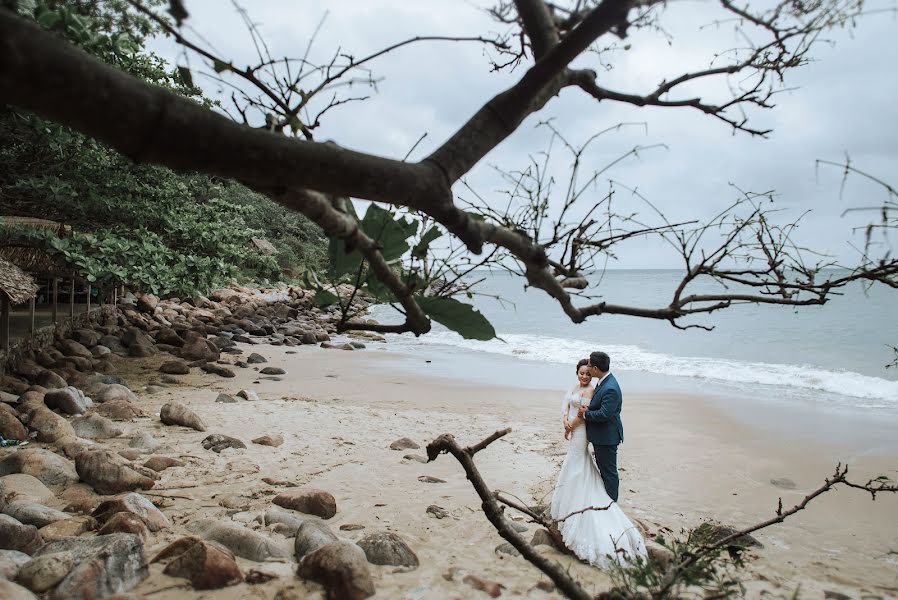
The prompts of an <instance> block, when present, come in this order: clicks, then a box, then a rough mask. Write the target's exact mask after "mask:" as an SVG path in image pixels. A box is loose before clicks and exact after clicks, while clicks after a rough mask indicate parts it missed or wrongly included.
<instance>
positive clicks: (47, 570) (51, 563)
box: [19, 552, 77, 594]
mask: <svg viewBox="0 0 898 600" xmlns="http://www.w3.org/2000/svg"><path fill="white" fill-rule="evenodd" d="M76 562H77V559H76V558H75V556H74V555H73V554H72V553H71V552H57V553H55V554H48V555H46V556H39V557H37V558H33V559H31V560H30V561H28V562H27V563H25V564H24V565H23V566H22V568H21V570H19V583H21V584H22V585H24V586H25V587H27V588H28V589H30V590H31V591H33V592H37V593H38V594H42V593H44V592H46V591H48V590H50V589H52V588H54V587H56V586H57V585H58V584H59V582H60V581H62V580H63V579H64V578H65V576H66V575H67V574H68V572H69V571H70V570H71V569H72V567H74V566H75V563H76Z"/></svg>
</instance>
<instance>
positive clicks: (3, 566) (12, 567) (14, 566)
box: [0, 550, 31, 598]
mask: <svg viewBox="0 0 898 600" xmlns="http://www.w3.org/2000/svg"><path fill="white" fill-rule="evenodd" d="M29 560H31V557H30V556H28V555H27V554H25V553H24V552H19V551H18V550H0V581H2V580H3V579H15V578H16V575H17V574H18V573H19V569H21V568H22V565H24V564H25V563H27V562H28V561H29ZM2 590H3V588H0V594H2ZM0 597H2V598H6V596H2V595H0Z"/></svg>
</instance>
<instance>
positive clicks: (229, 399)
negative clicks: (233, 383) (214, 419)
mask: <svg viewBox="0 0 898 600" xmlns="http://www.w3.org/2000/svg"><path fill="white" fill-rule="evenodd" d="M215 401H216V402H220V403H222V404H235V403H236V402H237V399H236V398H234V396H231V395H229V394H219V395H218V397H217V398H215Z"/></svg>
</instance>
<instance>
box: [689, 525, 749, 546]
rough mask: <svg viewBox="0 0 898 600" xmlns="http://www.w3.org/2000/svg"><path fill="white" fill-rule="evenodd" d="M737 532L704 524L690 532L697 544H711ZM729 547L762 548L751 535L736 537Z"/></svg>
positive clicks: (724, 527)
mask: <svg viewBox="0 0 898 600" xmlns="http://www.w3.org/2000/svg"><path fill="white" fill-rule="evenodd" d="M738 531H739V530H738V529H735V528H733V527H728V526H726V525H721V524H719V523H712V522H705V523H702V524H701V525H699V526H698V527H696V528H695V529H693V530H692V537H693V538H694V539H696V540H697V541H698V542H699V543H702V544H713V543H716V542H718V541H720V540H722V539H723V538H725V537H729V536H731V535H733V534H734V533H737V532H738ZM729 546H730V547H735V548H749V547H756V548H763V547H764V545H763V544H761V542H759V541H758V540H757V539H755V538H754V537H753V536H751V535H743V536H741V537H738V538H736V539H734V540H733V541H731V542H730V543H729Z"/></svg>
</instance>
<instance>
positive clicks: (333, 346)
mask: <svg viewBox="0 0 898 600" xmlns="http://www.w3.org/2000/svg"><path fill="white" fill-rule="evenodd" d="M321 347H322V348H327V349H329V350H355V348H353V347H352V344H332V343H330V342H321Z"/></svg>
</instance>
